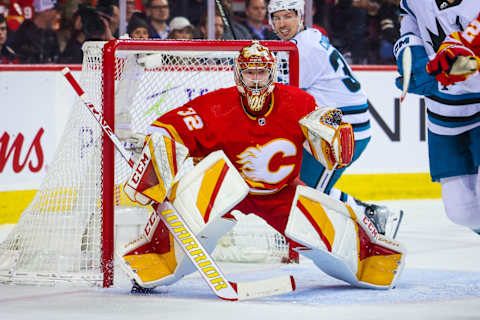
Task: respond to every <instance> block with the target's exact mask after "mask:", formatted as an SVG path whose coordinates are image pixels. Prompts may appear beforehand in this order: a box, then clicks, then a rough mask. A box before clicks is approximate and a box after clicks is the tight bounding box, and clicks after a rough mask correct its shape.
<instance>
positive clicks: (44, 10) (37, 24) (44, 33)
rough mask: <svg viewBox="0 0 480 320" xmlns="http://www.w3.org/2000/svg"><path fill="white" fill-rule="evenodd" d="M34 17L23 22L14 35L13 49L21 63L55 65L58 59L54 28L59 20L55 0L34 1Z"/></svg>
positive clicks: (58, 52) (58, 53)
mask: <svg viewBox="0 0 480 320" xmlns="http://www.w3.org/2000/svg"><path fill="white" fill-rule="evenodd" d="M33 8H34V11H35V15H34V17H33V19H32V20H25V21H24V22H23V23H22V25H21V26H20V27H19V28H18V30H17V32H16V34H15V41H14V44H13V49H14V50H15V51H16V52H17V55H18V57H19V59H20V62H21V63H56V62H58V60H59V58H60V49H59V45H58V39H57V34H56V33H55V31H54V27H55V25H56V24H57V22H58V20H59V16H58V12H57V9H56V1H55V0H35V1H34V2H33Z"/></svg>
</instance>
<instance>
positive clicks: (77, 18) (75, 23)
mask: <svg viewBox="0 0 480 320" xmlns="http://www.w3.org/2000/svg"><path fill="white" fill-rule="evenodd" d="M82 8H83V7H82V6H80V7H79V9H78V10H77V11H75V13H74V14H73V16H72V30H71V33H70V38H69V40H68V41H67V44H66V46H65V49H64V50H63V52H62V54H61V57H60V62H61V63H82V60H83V51H82V45H83V42H84V41H85V33H84V32H83V22H82V16H81V15H80V14H84V13H83V12H82Z"/></svg>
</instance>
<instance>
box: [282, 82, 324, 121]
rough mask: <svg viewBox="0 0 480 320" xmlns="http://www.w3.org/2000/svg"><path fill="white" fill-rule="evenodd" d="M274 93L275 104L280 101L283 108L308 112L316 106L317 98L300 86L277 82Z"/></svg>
mask: <svg viewBox="0 0 480 320" xmlns="http://www.w3.org/2000/svg"><path fill="white" fill-rule="evenodd" d="M273 94H274V99H275V104H277V103H278V104H277V105H279V106H280V107H281V108H282V109H291V110H298V111H300V113H303V114H306V113H308V112H310V111H312V110H313V109H314V108H315V106H316V103H315V98H314V97H313V96H312V95H311V94H309V93H307V92H306V91H303V90H302V89H300V88H298V87H294V86H290V85H285V84H281V83H277V84H275V90H274V91H273Z"/></svg>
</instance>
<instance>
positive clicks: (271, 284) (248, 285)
mask: <svg viewBox="0 0 480 320" xmlns="http://www.w3.org/2000/svg"><path fill="white" fill-rule="evenodd" d="M295 288H296V287H295V279H294V278H293V276H281V277H276V278H271V279H265V280H258V281H254V282H242V283H237V292H238V300H247V299H255V298H262V297H269V296H274V295H279V294H284V293H289V292H292V291H295Z"/></svg>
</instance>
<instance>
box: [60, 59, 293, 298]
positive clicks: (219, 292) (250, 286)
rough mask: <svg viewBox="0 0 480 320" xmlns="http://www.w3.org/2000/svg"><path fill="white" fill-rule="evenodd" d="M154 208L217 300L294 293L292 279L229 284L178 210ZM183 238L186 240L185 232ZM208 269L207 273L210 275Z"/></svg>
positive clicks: (68, 76)
mask: <svg viewBox="0 0 480 320" xmlns="http://www.w3.org/2000/svg"><path fill="white" fill-rule="evenodd" d="M62 74H63V75H64V77H65V78H66V79H67V81H68V82H69V83H70V85H71V86H72V88H73V89H74V90H75V92H76V93H77V95H78V96H79V97H80V100H81V101H82V102H83V104H84V105H85V106H86V107H87V109H88V110H89V111H90V113H91V114H92V116H93V117H94V118H95V120H96V121H97V122H98V123H99V124H100V126H101V127H102V129H103V131H104V132H105V134H106V135H107V136H108V137H109V138H110V140H111V141H112V143H113V144H114V145H115V148H116V149H117V150H118V151H119V152H120V154H121V155H122V157H123V158H124V159H125V160H126V161H127V162H128V164H129V165H130V167H132V168H133V165H134V161H133V160H132V158H131V157H130V155H129V153H128V152H127V150H125V149H124V148H123V146H122V143H121V142H120V140H119V139H118V138H117V136H116V135H115V133H114V132H113V130H112V128H111V127H110V126H109V125H108V123H107V122H106V121H105V119H104V118H103V115H102V113H101V112H100V111H98V110H97V108H96V107H95V106H94V105H93V104H92V103H90V102H88V100H87V98H86V93H85V92H84V91H83V89H82V87H81V86H80V84H79V83H78V82H77V80H76V79H75V78H74V77H73V75H72V73H71V71H70V69H69V68H64V69H63V70H62ZM152 207H153V209H154V210H155V214H157V215H158V216H159V217H160V218H161V219H162V221H163V222H164V224H165V225H166V226H167V228H168V230H169V231H170V233H171V234H172V235H173V237H174V238H175V240H176V241H177V243H178V244H179V245H180V246H181V247H182V249H183V251H184V252H185V254H186V255H187V257H188V258H189V259H190V261H191V262H192V263H193V265H194V266H195V268H196V269H197V271H198V272H199V273H200V275H201V276H202V278H203V279H204V280H205V281H206V282H207V284H208V286H209V287H210V289H211V290H212V291H213V292H214V293H215V295H216V296H217V297H219V298H221V299H223V300H230V301H237V300H246V299H254V298H260V297H267V296H272V295H277V294H283V293H288V292H292V291H294V290H295V279H294V278H293V276H291V275H288V276H281V277H276V278H271V279H265V280H257V281H251V282H243V283H242V282H238V283H235V282H231V281H228V280H227V278H226V277H225V276H224V274H223V272H222V270H221V269H220V268H219V267H218V265H217V264H216V263H215V261H214V260H213V258H212V257H211V256H210V254H209V253H208V252H207V251H206V250H205V249H204V247H203V245H202V244H201V243H200V241H199V240H198V239H197V237H196V236H195V234H194V233H193V232H192V231H191V229H190V227H189V226H188V225H187V224H186V223H185V221H184V219H183V218H182V217H181V216H180V214H178V212H177V211H176V209H175V207H173V205H172V204H171V203H169V202H167V201H164V202H163V203H160V204H159V203H155V204H153V205H152ZM173 225H174V226H173ZM179 226H181V227H183V228H184V230H185V231H186V232H187V233H188V234H189V236H190V237H191V239H192V240H193V241H194V242H196V244H198V248H196V249H195V250H191V249H190V250H189V249H188V248H187V246H188V243H184V242H183V241H181V239H180V238H179V236H178V234H177V232H176V231H175V230H177V231H178V229H179ZM182 237H183V238H185V233H184V232H183V235H182ZM199 254H202V255H204V256H205V259H203V260H201V262H200V261H198V262H197V261H196V260H195V257H196V256H197V255H199ZM206 269H208V273H207V270H206ZM212 269H214V271H216V272H214V273H212V272H211V270H212Z"/></svg>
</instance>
